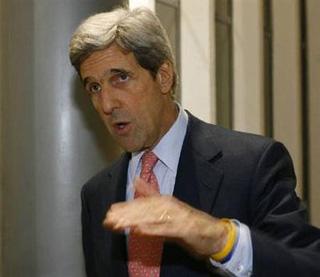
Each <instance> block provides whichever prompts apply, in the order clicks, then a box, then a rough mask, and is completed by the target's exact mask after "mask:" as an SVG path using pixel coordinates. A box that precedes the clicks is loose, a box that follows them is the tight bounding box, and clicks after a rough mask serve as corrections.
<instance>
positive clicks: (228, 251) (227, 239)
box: [211, 219, 238, 263]
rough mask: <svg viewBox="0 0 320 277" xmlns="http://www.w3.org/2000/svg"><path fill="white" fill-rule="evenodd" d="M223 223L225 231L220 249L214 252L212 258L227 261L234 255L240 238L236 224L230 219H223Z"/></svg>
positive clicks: (222, 261)
mask: <svg viewBox="0 0 320 277" xmlns="http://www.w3.org/2000/svg"><path fill="white" fill-rule="evenodd" d="M221 223H223V224H224V230H225V232H223V235H222V238H221V240H220V242H221V243H220V246H219V248H218V250H217V251H214V252H213V254H212V255H211V259H213V260H215V261H217V262H220V263H225V262H227V261H229V260H230V259H231V257H232V253H233V251H234V248H235V246H236V243H237V239H238V230H237V226H236V224H235V223H234V222H233V221H232V220H230V219H221Z"/></svg>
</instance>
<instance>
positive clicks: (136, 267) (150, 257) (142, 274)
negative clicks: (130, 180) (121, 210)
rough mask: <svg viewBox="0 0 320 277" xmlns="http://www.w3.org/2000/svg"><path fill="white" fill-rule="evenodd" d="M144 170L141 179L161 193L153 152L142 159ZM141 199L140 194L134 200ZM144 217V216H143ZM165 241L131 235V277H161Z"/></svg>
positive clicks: (129, 251) (129, 246) (155, 158)
mask: <svg viewBox="0 0 320 277" xmlns="http://www.w3.org/2000/svg"><path fill="white" fill-rule="evenodd" d="M141 160H142V168H141V173H140V177H141V178H142V179H143V180H144V181H146V182H147V183H149V184H150V186H152V187H153V188H154V189H156V190H157V191H158V192H159V185H158V181H157V178H156V176H155V174H154V173H153V167H154V166H155V164H156V162H157V161H158V157H157V156H156V155H155V154H154V153H153V152H151V151H148V152H145V153H144V154H143V156H142V158H141ZM137 197H140V195H139V194H138V193H135V194H134V198H137ZM141 216H143V215H141ZM162 248H163V239H162V238H157V237H143V236H137V235H134V234H129V242H128V256H129V264H128V269H129V276H130V277H159V276H160V263H161V256H162Z"/></svg>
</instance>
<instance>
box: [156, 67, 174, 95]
mask: <svg viewBox="0 0 320 277" xmlns="http://www.w3.org/2000/svg"><path fill="white" fill-rule="evenodd" d="M157 81H158V83H159V86H160V89H161V92H162V93H163V94H168V93H170V92H171V90H172V84H173V68H172V64H171V63H170V62H169V61H165V62H164V63H163V64H162V65H161V66H160V68H159V70H158V73H157Z"/></svg>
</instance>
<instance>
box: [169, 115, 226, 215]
mask: <svg viewBox="0 0 320 277" xmlns="http://www.w3.org/2000/svg"><path fill="white" fill-rule="evenodd" d="M210 129H212V126H210V127H209V126H207V124H206V123H203V122H201V121H200V120H198V119H196V118H195V117H193V116H192V115H191V114H189V124H188V129H187V134H186V137H185V141H184V143H183V146H182V150H181V155H180V160H179V165H178V171H177V178H176V184H175V188H174V196H175V197H177V198H178V199H180V200H182V201H184V202H187V203H189V204H190V205H192V206H194V207H195V208H198V209H201V210H203V211H205V212H207V213H212V209H213V206H214V202H215V199H216V196H217V195H218V192H219V188H220V184H221V181H222V179H223V171H222V169H220V168H219V166H218V164H219V160H220V159H221V157H222V151H221V150H220V149H218V148H217V147H216V145H215V144H214V140H213V137H212V135H211V134H210V132H209V130H210Z"/></svg>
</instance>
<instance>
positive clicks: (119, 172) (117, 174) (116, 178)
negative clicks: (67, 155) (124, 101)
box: [109, 153, 130, 276]
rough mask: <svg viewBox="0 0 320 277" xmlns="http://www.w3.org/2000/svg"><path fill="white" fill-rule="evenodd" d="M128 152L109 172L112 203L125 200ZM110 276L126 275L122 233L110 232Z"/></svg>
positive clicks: (125, 251)
mask: <svg viewBox="0 0 320 277" xmlns="http://www.w3.org/2000/svg"><path fill="white" fill-rule="evenodd" d="M129 159H130V154H128V153H125V154H124V155H123V156H122V158H121V159H120V161H119V163H118V164H117V165H116V166H114V168H113V170H111V171H110V173H109V184H110V186H111V187H112V188H113V191H114V195H113V201H112V202H113V203H115V202H121V201H125V199H126V184H127V172H128V163H129ZM111 260H112V265H111V268H112V276H128V268H127V245H126V236H125V235H124V234H117V233H112V234H111Z"/></svg>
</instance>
